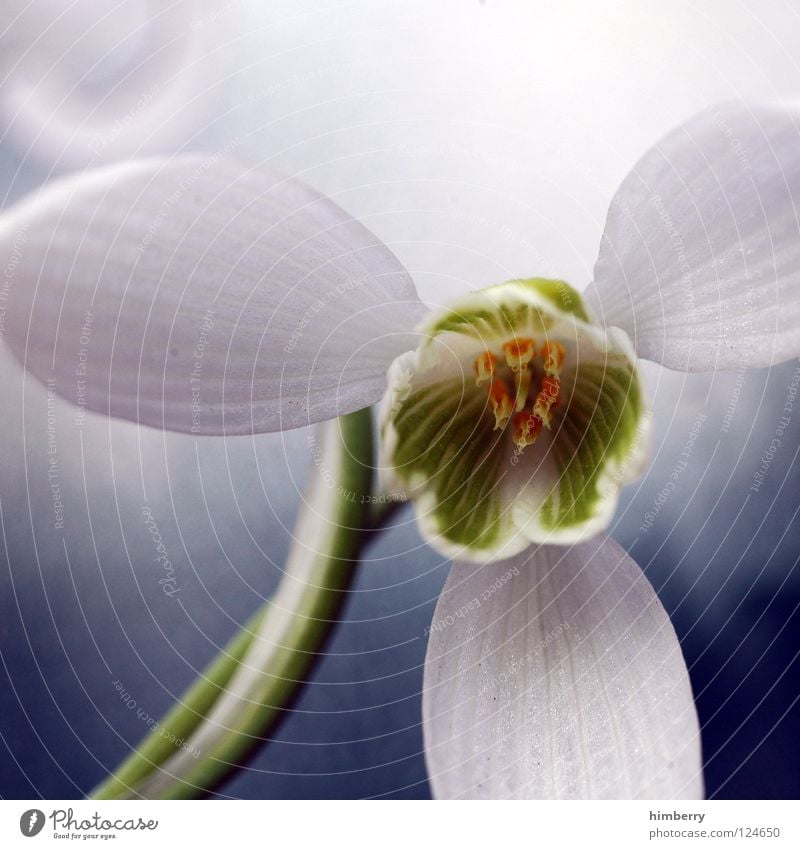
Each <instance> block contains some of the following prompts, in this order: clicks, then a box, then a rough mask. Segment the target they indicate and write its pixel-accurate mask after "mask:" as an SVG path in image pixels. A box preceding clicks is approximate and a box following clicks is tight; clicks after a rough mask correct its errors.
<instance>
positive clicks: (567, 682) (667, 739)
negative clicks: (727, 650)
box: [423, 538, 703, 799]
mask: <svg viewBox="0 0 800 849" xmlns="http://www.w3.org/2000/svg"><path fill="white" fill-rule="evenodd" d="M423 721H424V734H425V749H426V756H427V762H428V772H429V776H430V780H431V783H432V785H433V790H434V795H436V796H437V797H440V798H456V797H459V798H535V799H540V798H545V799H565V798H568V799H580V798H587V799H588V798H650V799H671V798H675V799H677V798H697V797H700V796H702V792H703V783H702V765H701V757H700V741H699V729H698V723H697V715H696V712H695V708H694V702H693V699H692V691H691V687H690V685H689V678H688V675H687V672H686V666H685V664H684V661H683V657H682V656H681V650H680V645H679V644H678V641H677V639H676V636H675V632H674V631H673V629H672V625H671V624H670V621H669V618H668V617H667V615H666V613H665V611H664V609H663V607H662V606H661V604H660V602H659V601H658V598H657V597H656V595H655V593H654V592H653V588H652V587H651V586H650V584H649V583H648V581H647V579H646V578H645V576H644V574H643V573H642V571H641V570H640V569H639V567H638V566H637V565H636V564H635V563H634V562H633V560H631V559H630V557H628V556H627V554H626V553H625V552H624V551H623V550H622V549H621V548H620V547H619V545H617V544H616V543H615V542H614V541H613V540H611V539H610V538H595V539H594V540H590V541H589V542H585V543H581V544H580V545H576V546H574V547H572V548H569V549H567V548H560V547H556V546H542V547H540V548H538V549H536V550H530V551H528V552H527V553H526V554H522V555H519V556H518V557H515V558H513V559H511V560H506V561H504V562H502V563H492V564H489V565H484V566H476V565H474V564H464V563H456V564H455V565H454V566H453V570H452V572H451V574H450V576H449V578H448V580H447V584H446V585H445V589H444V592H443V593H442V596H441V598H440V600H439V604H438V605H437V608H436V613H435V615H434V619H433V623H432V626H431V637H430V643H429V645H428V656H427V658H426V661H425V684H424V693H423Z"/></svg>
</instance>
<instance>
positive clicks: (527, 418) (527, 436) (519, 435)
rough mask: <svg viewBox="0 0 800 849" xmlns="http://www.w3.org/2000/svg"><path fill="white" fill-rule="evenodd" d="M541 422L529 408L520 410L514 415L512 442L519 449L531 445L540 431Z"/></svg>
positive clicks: (521, 449)
mask: <svg viewBox="0 0 800 849" xmlns="http://www.w3.org/2000/svg"><path fill="white" fill-rule="evenodd" d="M542 425H543V422H542V420H541V418H539V416H537V415H536V414H535V413H532V412H531V411H530V410H522V411H521V412H519V413H516V414H515V415H514V444H515V445H516V446H517V448H518V449H519V450H520V451H524V450H525V448H526V447H527V446H528V445H533V443H534V442H536V440H537V439H538V438H539V434H540V433H541V432H542Z"/></svg>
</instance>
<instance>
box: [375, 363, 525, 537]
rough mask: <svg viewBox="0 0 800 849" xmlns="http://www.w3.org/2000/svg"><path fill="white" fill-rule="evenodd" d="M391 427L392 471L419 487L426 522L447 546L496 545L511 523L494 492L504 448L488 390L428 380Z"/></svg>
mask: <svg viewBox="0 0 800 849" xmlns="http://www.w3.org/2000/svg"><path fill="white" fill-rule="evenodd" d="M465 390H466V391H465ZM392 427H393V430H394V438H395V439H396V442H395V445H396V449H395V452H394V456H393V458H392V462H393V465H394V467H395V474H396V475H397V476H398V477H399V478H400V479H401V480H402V481H404V482H405V483H406V484H408V485H409V486H410V487H411V488H412V490H414V491H415V492H416V493H420V500H419V503H418V512H419V513H420V521H421V523H422V524H423V527H424V529H426V530H427V531H428V532H429V533H430V534H432V535H434V536H435V537H437V538H440V542H442V543H443V544H444V546H445V547H447V548H448V549H449V550H450V549H451V550H457V549H458V550H460V549H461V548H468V549H475V550H490V549H493V548H495V547H496V546H497V545H498V544H500V543H501V542H502V541H503V538H504V532H505V531H506V530H507V528H508V527H510V525H511V522H510V519H509V518H508V517H507V516H504V514H503V510H502V501H501V498H500V493H499V488H500V483H501V480H502V476H503V475H502V469H503V458H504V457H505V456H506V455H505V452H504V446H503V443H502V436H503V432H502V431H496V430H494V417H493V415H492V413H491V412H490V411H489V410H488V409H487V399H486V396H485V394H483V393H481V392H478V391H476V390H475V387H469V386H465V385H464V383H463V381H462V380H461V379H452V380H442V381H437V382H435V383H431V384H428V385H427V386H423V387H421V388H419V389H416V390H415V391H412V392H411V394H410V395H408V397H407V398H406V399H405V400H404V402H403V404H402V407H401V409H400V410H399V412H397V414H396V415H395V417H394V419H393V421H392Z"/></svg>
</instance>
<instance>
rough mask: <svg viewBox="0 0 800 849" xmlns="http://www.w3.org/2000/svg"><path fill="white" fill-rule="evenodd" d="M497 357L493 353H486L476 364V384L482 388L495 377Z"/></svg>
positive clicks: (474, 365)
mask: <svg viewBox="0 0 800 849" xmlns="http://www.w3.org/2000/svg"><path fill="white" fill-rule="evenodd" d="M496 365H497V357H496V356H495V355H494V354H493V353H492V352H491V351H484V352H483V353H482V354H481V355H480V356H479V357H478V358H477V359H476V360H475V362H474V364H473V368H474V369H475V383H476V384H477V385H478V386H480V385H481V384H483V383H486V382H487V381H489V380H491V379H492V378H493V377H494V367H495V366H496Z"/></svg>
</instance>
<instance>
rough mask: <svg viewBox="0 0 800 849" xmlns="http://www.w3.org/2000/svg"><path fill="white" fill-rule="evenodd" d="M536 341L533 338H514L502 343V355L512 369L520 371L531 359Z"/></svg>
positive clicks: (534, 351)
mask: <svg viewBox="0 0 800 849" xmlns="http://www.w3.org/2000/svg"><path fill="white" fill-rule="evenodd" d="M535 353H536V343H535V342H534V340H533V339H514V340H512V341H511V342H506V343H505V344H504V345H503V356H504V357H505V358H506V363H507V364H508V365H509V366H510V368H511V370H512V371H515V372H517V371H522V369H524V368H525V367H526V366H527V365H528V363H529V362H530V361H531V360H532V359H533V356H534V354H535Z"/></svg>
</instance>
